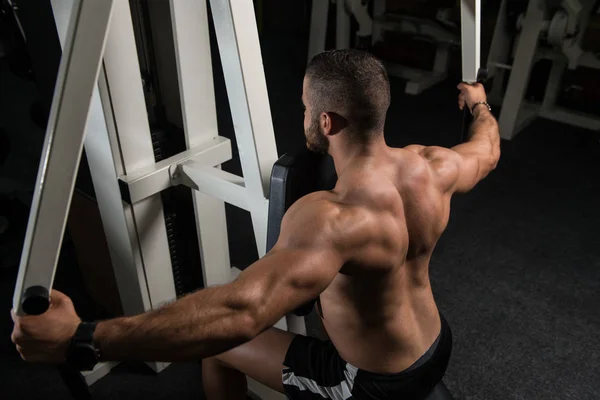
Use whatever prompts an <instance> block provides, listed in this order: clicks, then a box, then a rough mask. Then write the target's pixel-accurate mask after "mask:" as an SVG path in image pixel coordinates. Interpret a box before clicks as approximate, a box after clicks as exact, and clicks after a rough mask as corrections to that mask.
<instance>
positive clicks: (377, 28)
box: [371, 0, 386, 45]
mask: <svg viewBox="0 0 600 400" xmlns="http://www.w3.org/2000/svg"><path fill="white" fill-rule="evenodd" d="M385 3H386V0H373V21H378V20H381V19H382V18H383V16H384V15H385ZM382 32H383V30H382V27H381V25H379V24H377V23H374V24H373V37H372V38H371V44H372V45H374V44H375V43H377V42H379V41H381V40H382V39H383V35H382Z"/></svg>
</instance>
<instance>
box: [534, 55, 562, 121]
mask: <svg viewBox="0 0 600 400" xmlns="http://www.w3.org/2000/svg"><path fill="white" fill-rule="evenodd" d="M566 67H567V64H566V62H565V61H564V58H563V59H560V60H555V61H553V62H552V68H551V69H550V74H549V76H548V80H547V81H546V90H545V92H544V100H543V102H542V108H541V110H540V111H541V112H545V111H547V110H550V109H552V108H554V105H555V104H556V97H557V96H558V91H559V90H560V83H561V78H562V75H563V73H564V72H565V68H566Z"/></svg>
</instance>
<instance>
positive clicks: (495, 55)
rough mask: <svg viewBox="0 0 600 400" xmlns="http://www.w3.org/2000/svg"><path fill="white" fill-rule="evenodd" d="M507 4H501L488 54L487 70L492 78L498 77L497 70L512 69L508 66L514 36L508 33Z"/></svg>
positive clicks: (504, 2)
mask: <svg viewBox="0 0 600 400" xmlns="http://www.w3.org/2000/svg"><path fill="white" fill-rule="evenodd" d="M506 2H507V0H502V1H501V3H500V9H499V10H498V18H496V25H495V26H494V36H493V37H492V43H491V45H490V52H489V53H488V58H487V70H488V74H489V75H488V76H489V77H490V78H491V77H495V76H496V68H504V69H510V68H511V66H509V65H506V63H507V62H508V59H509V57H510V53H511V51H510V50H511V43H512V35H511V34H510V33H509V32H508V26H507V25H508V21H507V15H506ZM498 75H500V74H498ZM498 80H500V79H498Z"/></svg>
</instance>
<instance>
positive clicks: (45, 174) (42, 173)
mask: <svg viewBox="0 0 600 400" xmlns="http://www.w3.org/2000/svg"><path fill="white" fill-rule="evenodd" d="M112 6H113V4H112V1H105V2H101V3H100V2H82V3H78V4H77V5H76V7H74V9H73V12H72V13H69V17H70V18H69V19H68V20H67V21H68V30H66V32H65V35H66V37H68V41H67V45H66V46H65V49H64V52H63V57H62V59H61V63H60V67H59V71H58V77H57V82H56V89H55V92H54V101H53V102H52V107H51V110H50V115H49V119H48V127H47V130H46V139H45V141H44V147H43V151H42V157H41V160H40V165H39V170H38V176H37V182H36V186H35V192H34V197H33V201H32V207H31V211H30V215H29V222H28V225H27V233H26V237H25V243H24V246H23V253H22V257H21V265H20V268H19V274H18V277H17V284H16V288H15V296H14V298H13V306H14V308H15V310H16V312H17V313H18V314H21V315H22V314H24V310H23V304H22V300H23V294H24V292H25V290H27V288H30V287H36V286H40V287H44V288H46V289H49V288H51V287H52V283H53V280H54V273H55V269H56V263H57V262H58V256H59V251H60V247H61V244H62V238H63V233H64V229H65V224H66V220H67V214H68V211H69V206H70V202H71V194H72V192H73V188H74V185H75V178H76V175H77V170H78V168H79V159H80V157H81V151H82V147H83V138H84V130H85V125H86V122H87V116H88V112H89V107H90V101H91V98H92V92H93V89H94V83H95V81H96V79H97V77H98V72H99V65H100V59H101V57H102V53H103V51H104V45H105V42H106V30H107V26H109V24H110V18H111V15H112Z"/></svg>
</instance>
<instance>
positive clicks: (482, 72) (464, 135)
mask: <svg viewBox="0 0 600 400" xmlns="http://www.w3.org/2000/svg"><path fill="white" fill-rule="evenodd" d="M487 79H488V71H487V69H485V68H479V71H477V82H476V83H482V84H483V83H485V82H486V81H487ZM472 122H473V116H472V115H471V112H470V111H469V107H467V106H466V104H465V108H463V119H462V127H461V131H460V143H465V142H467V141H468V140H469V128H470V127H471V123H472Z"/></svg>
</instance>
